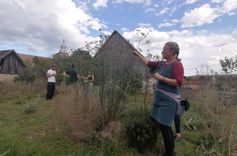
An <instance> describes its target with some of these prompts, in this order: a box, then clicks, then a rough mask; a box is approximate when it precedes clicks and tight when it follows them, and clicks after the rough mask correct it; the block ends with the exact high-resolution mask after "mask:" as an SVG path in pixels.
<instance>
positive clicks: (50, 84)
mask: <svg viewBox="0 0 237 156" xmlns="http://www.w3.org/2000/svg"><path fill="white" fill-rule="evenodd" d="M54 91H55V83H54V82H48V83H47V95H46V100H50V99H52V97H53V96H54Z"/></svg>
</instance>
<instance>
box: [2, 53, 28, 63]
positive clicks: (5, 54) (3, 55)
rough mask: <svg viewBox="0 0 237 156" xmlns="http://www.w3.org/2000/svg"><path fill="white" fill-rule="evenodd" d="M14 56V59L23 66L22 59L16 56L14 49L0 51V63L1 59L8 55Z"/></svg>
mask: <svg viewBox="0 0 237 156" xmlns="http://www.w3.org/2000/svg"><path fill="white" fill-rule="evenodd" d="M12 53H13V54H14V55H16V57H17V58H18V59H19V61H20V62H21V63H22V64H23V65H24V66H25V64H24V62H23V61H22V59H21V58H20V57H19V56H18V55H17V53H16V52H15V50H14V49H10V50H0V61H1V60H2V59H4V58H5V57H7V56H8V55H10V54H12Z"/></svg>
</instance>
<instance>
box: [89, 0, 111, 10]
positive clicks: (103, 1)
mask: <svg viewBox="0 0 237 156" xmlns="http://www.w3.org/2000/svg"><path fill="white" fill-rule="evenodd" d="M107 3H108V0H96V2H95V3H94V4H93V7H94V8H95V9H98V8H99V7H104V8H106V7H107Z"/></svg>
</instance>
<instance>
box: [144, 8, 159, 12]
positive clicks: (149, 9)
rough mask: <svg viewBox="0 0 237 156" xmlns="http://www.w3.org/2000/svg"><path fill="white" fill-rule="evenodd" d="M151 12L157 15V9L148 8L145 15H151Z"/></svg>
mask: <svg viewBox="0 0 237 156" xmlns="http://www.w3.org/2000/svg"><path fill="white" fill-rule="evenodd" d="M149 12H151V13H155V12H156V9H154V8H148V9H146V10H145V13H149Z"/></svg>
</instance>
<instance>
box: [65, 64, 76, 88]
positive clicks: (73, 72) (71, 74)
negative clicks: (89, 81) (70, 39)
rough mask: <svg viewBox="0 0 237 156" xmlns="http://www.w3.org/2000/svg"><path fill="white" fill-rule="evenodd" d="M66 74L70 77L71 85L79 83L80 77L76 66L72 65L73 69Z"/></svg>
mask: <svg viewBox="0 0 237 156" xmlns="http://www.w3.org/2000/svg"><path fill="white" fill-rule="evenodd" d="M66 74H68V75H69V82H70V84H73V83H75V82H77V80H78V77H77V72H76V69H75V65H74V64H72V65H71V68H70V69H69V70H68V71H67V72H66Z"/></svg>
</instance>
